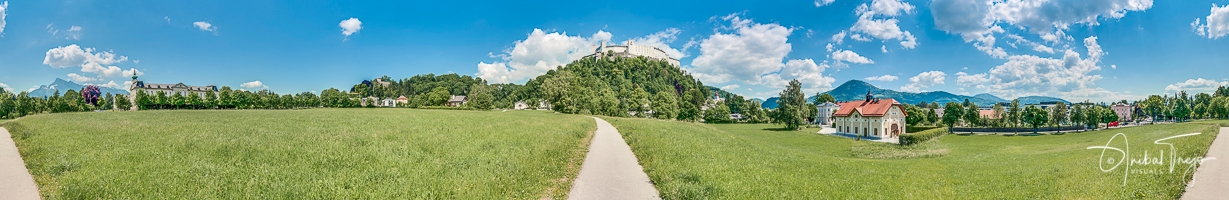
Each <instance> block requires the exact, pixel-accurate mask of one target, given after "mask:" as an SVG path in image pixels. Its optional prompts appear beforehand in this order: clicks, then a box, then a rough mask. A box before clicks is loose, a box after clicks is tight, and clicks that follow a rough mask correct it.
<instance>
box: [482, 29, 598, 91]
mask: <svg viewBox="0 0 1229 200" xmlns="http://www.w3.org/2000/svg"><path fill="white" fill-rule="evenodd" d="M610 38H611V34H610V32H606V31H598V32H597V33H594V34H593V35H592V36H590V37H583V36H570V35H567V33H566V32H552V33H547V32H546V31H542V30H541V29H533V32H531V33H529V36H528V37H526V38H525V39H524V40H520V41H516V42H515V44H514V45H513V47H512V48H510V49H506V50H504V51H503V53H502V54H498V55H497V54H494V53H491V56H492V57H495V58H500V60H499V61H495V62H492V63H486V62H479V63H478V73H477V76H478V77H481V78H482V79H485V80H487V81H490V82H491V83H511V82H519V81H523V80H527V79H528V78H530V77H533V76H537V75H541V74H544V73H546V71H549V70H551V69H555V68H556V67H559V66H562V65H566V64H568V63H571V62H572V61H575V60H577V59H580V58H583V57H584V56H586V55H589V54H592V53H593V48H596V44H597V43H599V42H600V41H608V40H610Z"/></svg>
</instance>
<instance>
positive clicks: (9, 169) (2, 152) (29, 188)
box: [0, 128, 40, 199]
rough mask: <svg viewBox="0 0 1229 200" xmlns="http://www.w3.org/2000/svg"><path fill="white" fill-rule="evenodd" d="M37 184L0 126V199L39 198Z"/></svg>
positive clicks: (7, 133)
mask: <svg viewBox="0 0 1229 200" xmlns="http://www.w3.org/2000/svg"><path fill="white" fill-rule="evenodd" d="M39 198H40V197H39V196H38V185H36V184H34V177H32V176H30V171H29V170H26V162H24V161H22V160H21V153H18V152H17V144H15V143H13V136H12V135H9V131H8V130H6V129H4V128H0V199H39Z"/></svg>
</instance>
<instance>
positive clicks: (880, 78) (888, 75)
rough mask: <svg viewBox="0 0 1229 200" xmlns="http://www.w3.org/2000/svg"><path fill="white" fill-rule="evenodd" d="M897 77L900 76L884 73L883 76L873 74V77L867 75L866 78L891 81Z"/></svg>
mask: <svg viewBox="0 0 1229 200" xmlns="http://www.w3.org/2000/svg"><path fill="white" fill-rule="evenodd" d="M896 78H899V77H896V76H892V75H891V74H884V75H883V76H872V77H866V78H865V79H866V80H868V81H884V82H891V81H896Z"/></svg>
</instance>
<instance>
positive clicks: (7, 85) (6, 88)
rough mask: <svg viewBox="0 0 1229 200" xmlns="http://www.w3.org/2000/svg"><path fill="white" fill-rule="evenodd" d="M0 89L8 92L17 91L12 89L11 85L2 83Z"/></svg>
mask: <svg viewBox="0 0 1229 200" xmlns="http://www.w3.org/2000/svg"><path fill="white" fill-rule="evenodd" d="M0 90H4V91H8V92H17V91H16V90H13V87H9V84H4V83H0Z"/></svg>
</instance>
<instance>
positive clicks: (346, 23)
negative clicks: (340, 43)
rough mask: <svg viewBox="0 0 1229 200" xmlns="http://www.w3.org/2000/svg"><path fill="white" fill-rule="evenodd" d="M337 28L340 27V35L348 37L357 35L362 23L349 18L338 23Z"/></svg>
mask: <svg viewBox="0 0 1229 200" xmlns="http://www.w3.org/2000/svg"><path fill="white" fill-rule="evenodd" d="M337 26H339V27H341V34H342V35H346V37H350V35H353V34H354V33H358V31H359V30H361V29H363V22H362V21H358V18H354V17H351V18H350V19H346V20H341V23H338V24H337Z"/></svg>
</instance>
